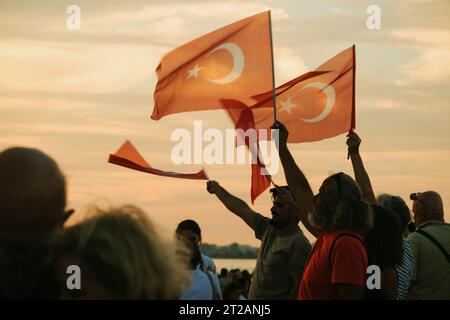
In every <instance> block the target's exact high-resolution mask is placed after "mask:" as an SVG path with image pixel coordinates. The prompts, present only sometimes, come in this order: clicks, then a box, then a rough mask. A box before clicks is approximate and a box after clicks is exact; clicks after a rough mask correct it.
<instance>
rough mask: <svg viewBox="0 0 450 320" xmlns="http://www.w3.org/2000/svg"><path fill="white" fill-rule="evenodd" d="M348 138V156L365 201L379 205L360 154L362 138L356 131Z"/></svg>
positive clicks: (351, 132)
mask: <svg viewBox="0 0 450 320" xmlns="http://www.w3.org/2000/svg"><path fill="white" fill-rule="evenodd" d="M347 138H348V139H347V146H348V154H349V155H350V159H351V161H352V166H353V172H354V173H355V180H356V183H357V184H358V185H359V188H360V189H361V192H362V197H363V200H364V201H366V202H367V203H369V204H377V199H376V197H375V194H374V192H373V189H372V184H371V182H370V178H369V175H368V174H367V171H366V169H365V168H364V163H363V160H362V158H361V155H360V154H359V146H360V144H361V138H360V137H359V136H358V135H357V134H356V132H354V131H350V132H349V133H348V135H347Z"/></svg>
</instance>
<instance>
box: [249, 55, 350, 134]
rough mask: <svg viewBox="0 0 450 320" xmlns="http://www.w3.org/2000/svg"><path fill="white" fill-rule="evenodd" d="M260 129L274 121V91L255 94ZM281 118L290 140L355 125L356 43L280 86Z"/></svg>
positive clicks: (256, 120)
mask: <svg viewBox="0 0 450 320" xmlns="http://www.w3.org/2000/svg"><path fill="white" fill-rule="evenodd" d="M253 98H254V99H255V100H257V101H259V102H258V103H256V104H254V105H252V106H251V107H250V108H251V110H252V113H253V117H254V121H255V127H256V129H262V128H265V129H269V128H270V127H271V126H272V125H273V99H272V92H271V91H270V92H266V93H264V94H259V95H257V96H254V97H253ZM276 104H277V119H278V120H279V121H280V122H281V123H283V124H284V125H285V126H286V128H287V129H288V130H289V140H288V142H294V143H296V142H308V141H318V140H323V139H326V138H330V137H334V136H337V135H339V134H341V133H345V132H348V131H349V130H350V129H354V128H355V47H354V46H353V47H351V48H348V49H346V50H344V51H342V52H341V53H339V54H338V55H336V56H335V57H333V58H331V59H330V60H328V61H327V62H325V63H324V64H322V65H321V66H320V67H319V68H317V69H316V70H315V71H313V72H310V73H308V74H305V75H303V76H300V77H298V78H296V79H294V80H291V81H289V82H288V83H286V84H284V85H282V86H280V87H278V88H277V89H276Z"/></svg>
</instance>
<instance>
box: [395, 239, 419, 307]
mask: <svg viewBox="0 0 450 320" xmlns="http://www.w3.org/2000/svg"><path fill="white" fill-rule="evenodd" d="M415 268H416V261H415V259H414V253H413V251H412V244H411V242H409V241H408V240H406V239H404V240H403V258H402V263H401V264H399V265H398V266H395V272H396V273H397V279H398V281H397V282H398V287H397V300H404V299H406V297H407V296H408V291H409V286H410V285H411V280H412V278H413V277H414V269H415Z"/></svg>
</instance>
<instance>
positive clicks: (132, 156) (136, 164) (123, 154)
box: [108, 140, 208, 180]
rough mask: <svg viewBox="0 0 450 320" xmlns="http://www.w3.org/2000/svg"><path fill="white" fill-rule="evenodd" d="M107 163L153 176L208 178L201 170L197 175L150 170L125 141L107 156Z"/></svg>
mask: <svg viewBox="0 0 450 320" xmlns="http://www.w3.org/2000/svg"><path fill="white" fill-rule="evenodd" d="M108 162H109V163H113V164H116V165H119V166H122V167H126V168H130V169H133V170H137V171H142V172H146V173H150V174H155V175H158V176H164V177H171V178H179V179H194V180H208V176H207V175H206V173H205V171H204V170H201V171H199V172H197V173H177V172H172V171H163V170H159V169H155V168H152V167H151V166H150V165H149V164H148V163H147V161H145V159H144V158H143V157H142V156H141V155H140V154H139V152H138V151H137V150H136V148H135V147H134V146H133V144H131V142H130V141H129V140H127V141H125V142H124V143H123V144H122V146H121V147H120V148H119V150H117V151H116V153H114V154H110V155H109V160H108Z"/></svg>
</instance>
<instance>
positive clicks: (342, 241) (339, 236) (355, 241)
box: [327, 231, 365, 250]
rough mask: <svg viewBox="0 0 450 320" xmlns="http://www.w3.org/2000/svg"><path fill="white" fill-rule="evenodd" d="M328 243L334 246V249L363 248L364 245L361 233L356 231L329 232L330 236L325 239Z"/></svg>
mask: <svg viewBox="0 0 450 320" xmlns="http://www.w3.org/2000/svg"><path fill="white" fill-rule="evenodd" d="M327 241H328V245H329V246H330V249H331V246H334V248H336V249H340V248H342V249H345V250H348V249H349V248H353V249H359V250H365V247H364V238H363V237H362V235H360V234H359V233H356V232H350V231H336V232H333V233H332V234H330V237H329V238H328V239H327Z"/></svg>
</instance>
